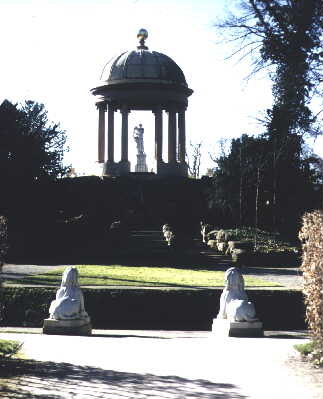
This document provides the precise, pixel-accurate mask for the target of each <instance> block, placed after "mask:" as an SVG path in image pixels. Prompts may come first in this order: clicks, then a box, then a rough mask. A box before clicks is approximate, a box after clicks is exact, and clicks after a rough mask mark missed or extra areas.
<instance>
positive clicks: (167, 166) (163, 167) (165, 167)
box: [156, 161, 187, 177]
mask: <svg viewBox="0 0 323 399" xmlns="http://www.w3.org/2000/svg"><path fill="white" fill-rule="evenodd" d="M156 171H157V175H159V176H184V177H187V164H181V163H178V162H173V163H166V162H163V161H157V162H156Z"/></svg>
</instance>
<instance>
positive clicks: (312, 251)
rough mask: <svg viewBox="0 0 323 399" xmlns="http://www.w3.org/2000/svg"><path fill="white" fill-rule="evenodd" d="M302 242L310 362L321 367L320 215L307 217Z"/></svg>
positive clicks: (322, 240)
mask: <svg viewBox="0 0 323 399" xmlns="http://www.w3.org/2000/svg"><path fill="white" fill-rule="evenodd" d="M299 238H300V240H301V241H302V247H303V261H302V266H301V270H302V271H303V276H304V288H303V292H304V295H305V304H306V318H307V321H308V325H309V329H310V332H311V335H312V338H313V341H314V343H316V345H315V350H314V351H313V352H312V358H313V360H314V362H315V363H316V364H320V365H323V290H322V287H323V212H322V211H320V210H317V211H313V212H310V213H306V214H305V215H304V216H303V225H302V228H301V230H300V232H299Z"/></svg>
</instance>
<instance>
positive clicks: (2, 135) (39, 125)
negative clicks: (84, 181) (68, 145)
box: [0, 100, 67, 182]
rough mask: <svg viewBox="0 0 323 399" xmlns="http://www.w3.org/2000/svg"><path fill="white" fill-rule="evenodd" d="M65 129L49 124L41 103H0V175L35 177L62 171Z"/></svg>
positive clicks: (6, 176)
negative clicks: (20, 104) (21, 104)
mask: <svg viewBox="0 0 323 399" xmlns="http://www.w3.org/2000/svg"><path fill="white" fill-rule="evenodd" d="M65 142H66V133H65V131H63V130H61V129H60V128H59V125H58V124H50V123H49V122H48V118H47V112H46V110H45V107H44V105H42V104H39V103H36V102H33V101H26V102H25V104H24V105H23V106H22V107H20V108H19V107H18V106H17V105H14V104H12V103H11V102H9V101H8V100H5V101H4V102H3V103H2V104H1V105H0V178H1V179H2V180H4V179H12V178H15V179H20V180H24V181H26V182H27V181H34V180H38V179H44V178H56V177H60V176H62V175H64V174H65V173H66V170H67V168H66V167H64V166H63V165H62V161H63V155H64V151H65V150H66V149H65Z"/></svg>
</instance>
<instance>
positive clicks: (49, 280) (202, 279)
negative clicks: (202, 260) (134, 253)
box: [11, 265, 280, 287]
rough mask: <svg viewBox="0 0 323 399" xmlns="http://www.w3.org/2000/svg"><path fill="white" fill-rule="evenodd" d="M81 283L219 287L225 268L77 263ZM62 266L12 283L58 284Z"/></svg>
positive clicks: (251, 281) (252, 283)
mask: <svg viewBox="0 0 323 399" xmlns="http://www.w3.org/2000/svg"><path fill="white" fill-rule="evenodd" d="M77 268H78V270H79V273H80V279H79V282H80V285H82V286H139V287H162V286H164V287H167V286H175V287H176V286H178V287H222V286H223V285H224V272H222V271H213V270H191V269H178V268H172V267H143V266H120V265H109V266H98V265H79V266H77ZM61 278H62V270H61V269H60V270H53V271H51V272H49V273H46V274H41V275H34V276H28V277H25V278H24V279H21V280H14V281H13V280H12V281H11V283H22V284H32V285H34V284H35V285H60V283H61ZM244 280H245V284H246V287H279V286H280V285H279V284H276V283H272V282H268V281H263V280H261V279H260V278H253V277H249V276H245V277H244Z"/></svg>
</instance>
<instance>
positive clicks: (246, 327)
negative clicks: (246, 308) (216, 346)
mask: <svg viewBox="0 0 323 399" xmlns="http://www.w3.org/2000/svg"><path fill="white" fill-rule="evenodd" d="M212 332H213V333H214V334H215V335H216V336H217V337H218V336H219V337H263V336H264V331H263V328H262V322H261V321H252V322H250V321H242V322H239V321H230V320H227V319H213V323H212Z"/></svg>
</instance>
